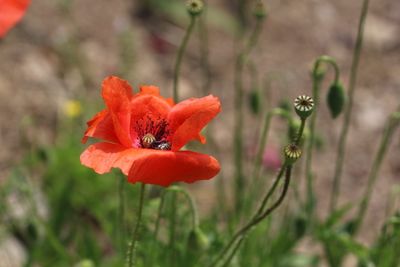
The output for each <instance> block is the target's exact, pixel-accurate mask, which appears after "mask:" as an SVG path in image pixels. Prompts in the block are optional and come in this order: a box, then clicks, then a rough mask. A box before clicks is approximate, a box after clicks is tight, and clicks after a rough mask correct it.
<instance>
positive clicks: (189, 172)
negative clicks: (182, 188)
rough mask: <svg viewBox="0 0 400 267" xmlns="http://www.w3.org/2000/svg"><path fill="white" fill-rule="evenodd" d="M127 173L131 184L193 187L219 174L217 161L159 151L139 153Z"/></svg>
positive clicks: (197, 155) (180, 152)
mask: <svg viewBox="0 0 400 267" xmlns="http://www.w3.org/2000/svg"><path fill="white" fill-rule="evenodd" d="M140 150H141V151H142V152H141V153H140V154H136V157H135V159H134V161H133V164H132V167H131V169H130V171H129V175H128V181H129V182H130V183H136V182H142V183H146V184H155V185H161V186H168V185H170V184H171V183H174V182H186V183H193V182H195V181H198V180H208V179H211V178H213V177H214V176H215V175H217V174H218V172H219V170H220V165H219V163H218V161H217V160H216V159H215V158H213V157H211V156H209V155H205V154H200V153H196V152H192V151H178V152H174V151H160V150H151V149H140Z"/></svg>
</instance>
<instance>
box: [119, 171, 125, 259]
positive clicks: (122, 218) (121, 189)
mask: <svg viewBox="0 0 400 267" xmlns="http://www.w3.org/2000/svg"><path fill="white" fill-rule="evenodd" d="M124 184H125V177H122V176H121V177H120V179H119V181H118V227H119V228H120V231H119V232H118V234H119V235H120V236H119V238H118V242H119V245H120V249H121V251H124V250H125V241H124V238H125V205H124V203H125V198H124Z"/></svg>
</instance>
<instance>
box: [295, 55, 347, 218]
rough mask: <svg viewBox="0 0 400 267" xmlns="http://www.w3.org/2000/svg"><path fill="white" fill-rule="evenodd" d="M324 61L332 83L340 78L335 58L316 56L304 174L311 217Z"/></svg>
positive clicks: (308, 210)
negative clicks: (316, 129) (331, 69)
mask: <svg viewBox="0 0 400 267" xmlns="http://www.w3.org/2000/svg"><path fill="white" fill-rule="evenodd" d="M322 63H326V64H329V65H331V66H332V67H333V70H334V72H335V77H334V83H338V82H339V78H340V69H339V66H338V65H337V63H336V60H335V59H334V58H332V57H330V56H327V55H323V56H320V57H318V58H317V59H316V60H315V62H314V67H313V70H312V78H313V88H312V95H313V99H314V111H313V114H312V115H311V122H310V139H309V141H308V145H307V151H306V168H305V176H306V179H307V190H306V192H307V201H306V203H307V204H306V210H307V213H308V216H309V217H310V218H311V217H312V216H313V210H314V208H315V207H314V203H315V198H314V190H313V174H312V169H311V168H312V150H313V147H314V142H315V124H316V121H317V110H318V106H319V91H320V89H321V84H322V81H323V79H324V76H325V71H324V70H321V69H320V67H321V64H322ZM299 142H300V138H298V139H297V140H296V144H298V143H299Z"/></svg>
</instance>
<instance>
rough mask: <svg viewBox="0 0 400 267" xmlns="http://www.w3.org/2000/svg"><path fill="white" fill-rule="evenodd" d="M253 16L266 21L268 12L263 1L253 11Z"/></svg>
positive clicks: (258, 2)
mask: <svg viewBox="0 0 400 267" xmlns="http://www.w3.org/2000/svg"><path fill="white" fill-rule="evenodd" d="M253 15H254V16H255V17H256V18H257V19H264V18H265V17H266V16H267V10H266V9H265V6H264V4H263V2H262V1H257V3H256V6H255V8H254V11H253Z"/></svg>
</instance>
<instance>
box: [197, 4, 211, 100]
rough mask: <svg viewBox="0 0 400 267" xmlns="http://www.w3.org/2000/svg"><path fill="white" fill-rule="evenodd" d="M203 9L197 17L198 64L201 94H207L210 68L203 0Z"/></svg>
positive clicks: (209, 86) (205, 8) (205, 9)
mask: <svg viewBox="0 0 400 267" xmlns="http://www.w3.org/2000/svg"><path fill="white" fill-rule="evenodd" d="M204 3H205V5H204V10H203V13H202V15H201V17H200V19H199V26H200V27H199V39H200V51H201V59H200V64H201V68H202V69H203V75H204V77H203V79H204V81H203V84H202V90H203V95H208V94H209V93H210V88H211V75H212V74H211V70H210V61H209V58H210V56H209V42H208V28H207V9H208V8H207V1H204Z"/></svg>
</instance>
